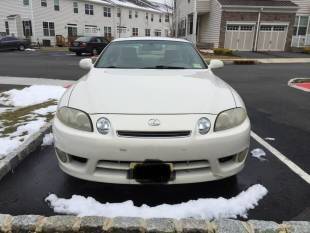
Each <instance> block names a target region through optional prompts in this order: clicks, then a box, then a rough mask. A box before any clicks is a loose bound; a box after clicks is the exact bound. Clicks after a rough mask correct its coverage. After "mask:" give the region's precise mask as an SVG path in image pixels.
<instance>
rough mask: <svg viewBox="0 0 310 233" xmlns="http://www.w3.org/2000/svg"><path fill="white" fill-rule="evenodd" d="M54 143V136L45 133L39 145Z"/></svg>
mask: <svg viewBox="0 0 310 233" xmlns="http://www.w3.org/2000/svg"><path fill="white" fill-rule="evenodd" d="M53 144H54V136H53V134H52V133H49V134H45V135H44V138H43V142H42V145H41V146H51V145H53Z"/></svg>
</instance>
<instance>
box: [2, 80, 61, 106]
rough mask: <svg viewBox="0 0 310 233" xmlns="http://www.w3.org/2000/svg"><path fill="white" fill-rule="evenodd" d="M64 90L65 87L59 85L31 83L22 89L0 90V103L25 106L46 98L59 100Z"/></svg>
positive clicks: (44, 100)
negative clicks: (31, 84)
mask: <svg viewBox="0 0 310 233" xmlns="http://www.w3.org/2000/svg"><path fill="white" fill-rule="evenodd" d="M65 91H66V89H65V88H63V87H60V86H46V85H33V86H30V87H26V88H24V89H22V90H16V89H13V90H10V91H6V92H2V93H1V95H0V104H2V105H9V106H18V107H25V106H29V105H34V104H39V103H43V102H46V101H48V100H59V99H60V97H61V96H62V94H63V93H64V92H65Z"/></svg>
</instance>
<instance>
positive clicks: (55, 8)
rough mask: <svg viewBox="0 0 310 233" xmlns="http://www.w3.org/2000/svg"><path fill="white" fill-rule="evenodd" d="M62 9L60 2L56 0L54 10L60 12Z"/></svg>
mask: <svg viewBox="0 0 310 233" xmlns="http://www.w3.org/2000/svg"><path fill="white" fill-rule="evenodd" d="M59 9H60V7H59V0H54V10H55V11H59Z"/></svg>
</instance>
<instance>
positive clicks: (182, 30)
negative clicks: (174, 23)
mask: <svg viewBox="0 0 310 233" xmlns="http://www.w3.org/2000/svg"><path fill="white" fill-rule="evenodd" d="M185 34H186V19H182V20H181V21H180V22H179V23H178V36H185Z"/></svg>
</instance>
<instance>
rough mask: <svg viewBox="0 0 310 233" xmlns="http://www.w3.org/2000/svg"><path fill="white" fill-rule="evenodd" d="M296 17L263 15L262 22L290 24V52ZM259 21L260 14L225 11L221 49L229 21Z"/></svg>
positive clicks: (286, 46)
mask: <svg viewBox="0 0 310 233" xmlns="http://www.w3.org/2000/svg"><path fill="white" fill-rule="evenodd" d="M295 15H296V14H295V13H275V12H263V13H262V14H261V22H289V27H288V32H287V40H286V45H285V50H289V49H290V47H291V41H292V35H293V29H294V28H293V25H294V20H295ZM257 19H258V12H229V11H223V13H222V19H221V29H220V42H219V47H224V43H225V32H226V22H227V21H252V22H257Z"/></svg>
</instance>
